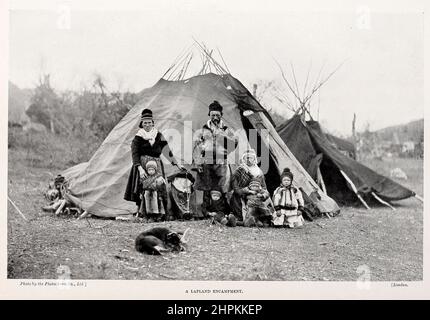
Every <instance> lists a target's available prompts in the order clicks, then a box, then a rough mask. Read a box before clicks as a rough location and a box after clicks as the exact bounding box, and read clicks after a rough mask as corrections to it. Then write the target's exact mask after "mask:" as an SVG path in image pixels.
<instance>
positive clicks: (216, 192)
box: [211, 190, 222, 197]
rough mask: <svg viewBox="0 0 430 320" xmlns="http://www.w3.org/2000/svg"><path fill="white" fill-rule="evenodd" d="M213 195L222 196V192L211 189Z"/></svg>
mask: <svg viewBox="0 0 430 320" xmlns="http://www.w3.org/2000/svg"><path fill="white" fill-rule="evenodd" d="M211 196H218V197H221V196H222V193H221V192H220V191H218V190H211Z"/></svg>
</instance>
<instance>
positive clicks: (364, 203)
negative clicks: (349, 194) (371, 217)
mask: <svg viewBox="0 0 430 320" xmlns="http://www.w3.org/2000/svg"><path fill="white" fill-rule="evenodd" d="M340 173H341V174H342V175H343V177H344V178H345V180H346V181H347V182H348V183H349V185H350V186H351V188H352V190H353V191H354V193H355V194H356V195H357V197H358V199H360V201H361V203H362V204H363V205H364V206H365V207H366V209H367V210H370V207H369V206H368V205H367V203H366V201H364V199H363V198H362V197H361V196H360V195H359V194H358V190H357V188H356V187H355V185H354V182H352V180H351V179H350V178H349V177H348V176H347V175H346V173H345V172H343V171H342V170H340Z"/></svg>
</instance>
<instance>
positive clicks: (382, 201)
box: [372, 192, 396, 211]
mask: <svg viewBox="0 0 430 320" xmlns="http://www.w3.org/2000/svg"><path fill="white" fill-rule="evenodd" d="M372 196H374V197H375V199H376V200H378V201H379V202H380V203H382V204H384V205H386V206H387V207H390V208H391V209H392V210H393V211H396V208H394V207H393V206H392V205H391V204H389V203H388V202H386V201H384V200H382V199H381V198H380V197H378V196H377V195H376V194H375V192H372Z"/></svg>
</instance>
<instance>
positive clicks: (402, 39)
mask: <svg viewBox="0 0 430 320" xmlns="http://www.w3.org/2000/svg"><path fill="white" fill-rule="evenodd" d="M120 3H127V1H125V2H122V1H117V2H116V4H115V5H106V4H105V2H99V1H95V2H92V6H89V5H88V4H85V3H84V2H81V1H74V2H58V1H46V2H42V4H43V5H42V6H40V5H39V6H36V5H34V4H32V5H31V4H28V3H27V2H26V1H12V3H11V11H10V21H9V23H10V31H9V32H10V38H9V40H10V41H9V79H10V80H11V81H12V82H14V83H15V84H16V85H18V86H19V87H34V84H35V83H36V82H37V79H38V76H39V74H40V72H41V71H44V72H48V73H50V74H51V78H52V84H53V86H54V87H55V88H56V89H58V90H64V89H79V88H82V87H83V86H85V85H88V84H89V83H90V82H91V79H92V77H93V75H94V73H100V74H101V75H102V76H103V77H104V78H105V79H106V81H107V86H108V89H111V90H116V89H120V90H126V89H129V90H133V91H138V90H141V89H144V88H146V87H149V86H152V85H154V84H155V83H156V82H157V80H158V79H159V78H160V77H161V76H162V74H163V73H164V72H165V71H166V69H167V68H168V66H169V65H170V64H171V63H172V61H173V60H174V59H175V57H176V56H177V55H178V54H179V53H180V52H181V51H182V50H183V49H184V48H186V47H188V46H189V45H191V44H192V43H193V40H192V37H194V38H196V39H198V40H200V41H203V42H204V43H205V44H206V45H207V46H208V47H212V48H219V49H220V50H221V52H222V54H223V57H224V59H225V60H226V62H227V64H228V67H229V69H230V71H231V73H232V74H233V76H235V77H236V78H238V79H239V80H241V81H242V83H243V84H244V85H245V86H247V87H248V88H249V89H251V88H252V84H253V83H255V82H258V81H270V80H276V81H277V82H278V83H280V84H282V81H281V80H280V79H281V78H280V72H279V69H278V67H277V66H276V64H275V62H274V60H273V58H276V59H277V60H278V61H279V62H280V64H281V65H282V66H283V67H284V69H285V71H289V70H290V69H289V64H290V63H292V64H293V65H294V68H295V73H296V76H297V78H298V81H299V86H300V87H301V86H303V84H304V82H305V79H306V74H307V70H308V68H309V65H310V63H312V68H311V76H310V79H315V77H316V76H317V74H318V72H319V70H320V68H321V66H322V65H323V64H324V65H325V67H324V70H323V74H328V73H329V72H330V71H332V70H333V69H334V68H335V67H336V66H337V65H339V64H340V63H342V62H344V64H343V66H342V67H341V68H340V69H339V71H338V72H337V73H336V74H335V75H334V76H333V78H332V79H330V80H329V82H327V84H326V85H325V86H324V87H322V89H321V91H320V94H319V95H317V96H316V97H315V100H314V101H313V108H314V115H315V116H316V115H317V112H316V111H317V109H318V105H319V119H320V120H321V122H323V123H324V124H325V125H326V126H328V127H329V128H330V129H331V131H333V132H337V133H341V134H349V133H350V130H351V129H350V128H351V120H352V115H353V113H354V112H355V113H357V116H358V128H359V129H363V128H364V126H365V125H366V123H369V124H370V128H371V129H378V128H382V127H385V126H389V125H393V124H400V123H404V122H407V121H410V120H414V119H418V118H421V117H423V109H424V89H423V81H424V76H423V74H424V71H423V68H424V55H423V40H424V39H423V15H422V13H420V12H419V11H418V10H417V9H414V8H413V7H409V9H408V10H407V11H406V10H395V9H393V7H392V6H390V7H386V8H387V9H386V10H385V9H384V7H378V8H373V7H360V6H358V7H357V6H353V5H351V6H348V7H346V6H345V7H344V8H342V10H335V11H333V10H328V9H324V8H316V7H313V9H312V10H311V9H310V7H309V8H299V9H293V8H292V7H290V6H288V5H285V4H283V5H280V3H282V2H272V1H255V2H252V1H246V2H242V1H239V2H237V3H236V2H235V3H236V5H234V6H233V5H232V4H230V3H229V2H227V1H218V2H214V1H207V2H205V3H204V4H203V3H200V2H196V1H191V0H186V1H161V2H156V1H150V2H149V1H148V2H145V1H141V2H139V3H140V4H139V5H136V3H134V2H133V3H134V5H130V6H129V5H127V6H126V5H123V6H120ZM41 9H43V10H41ZM68 12H70V19H69V16H68ZM69 22H70V24H69ZM289 74H290V73H289ZM281 90H284V91H285V92H286V90H287V89H286V87H282V86H281ZM265 102H266V104H270V105H271V107H273V108H274V109H277V110H279V111H283V110H284V109H281V107H280V105H279V104H277V103H275V102H274V101H273V103H272V102H271V101H270V99H267V101H266V99H265Z"/></svg>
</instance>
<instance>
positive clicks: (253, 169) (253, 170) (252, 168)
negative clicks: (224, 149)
mask: <svg viewBox="0 0 430 320" xmlns="http://www.w3.org/2000/svg"><path fill="white" fill-rule="evenodd" d="M249 154H252V155H253V156H254V158H255V161H254V163H253V164H251V165H248V164H247V163H246V162H247V161H246V159H245V158H246V157H247V156H248V155H249ZM240 166H241V167H242V168H244V169H245V170H247V171H248V172H249V173H250V174H251V175H252V176H253V177H258V176H260V175H262V174H263V171H261V169H260V167H259V166H258V165H257V154H256V153H255V151H254V149H248V150H247V151H245V152H244V153H243V155H242V159H241V165H240Z"/></svg>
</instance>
